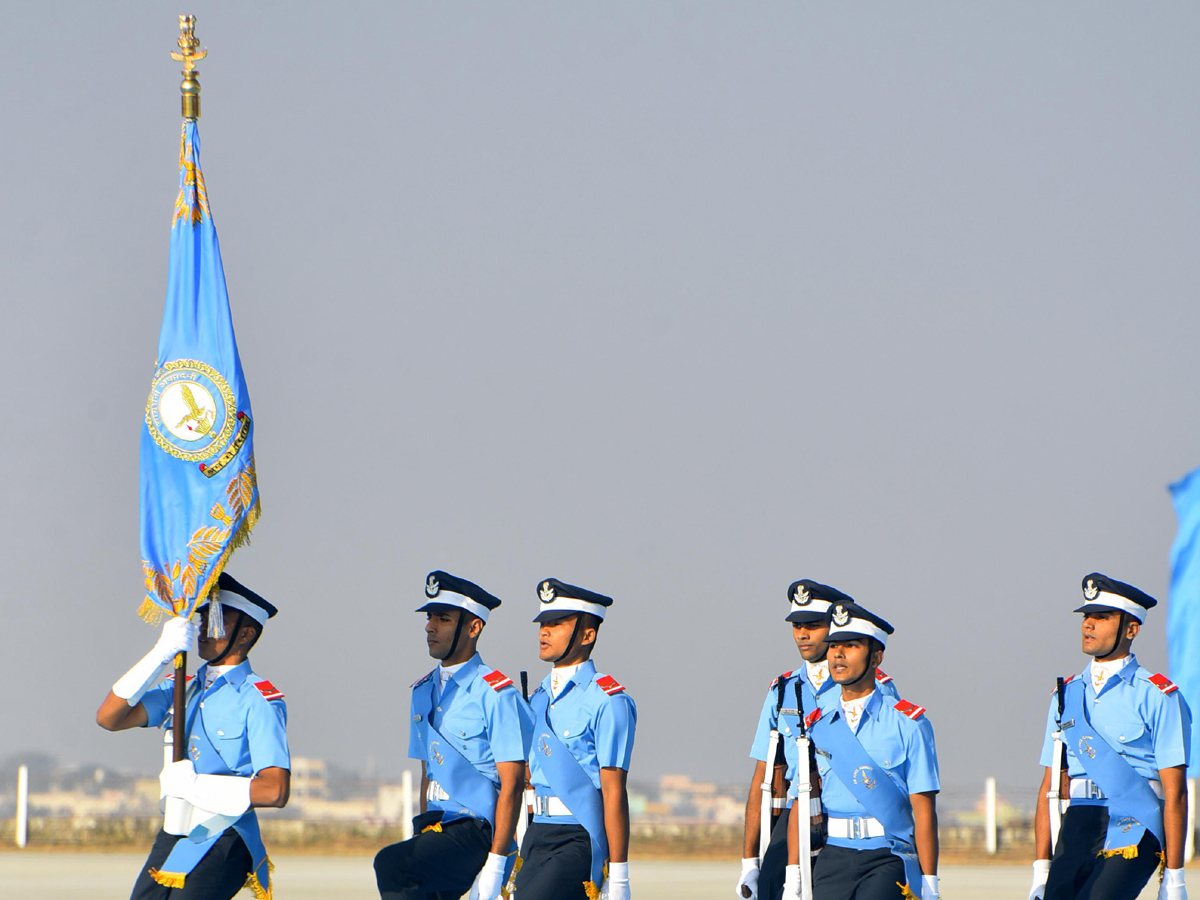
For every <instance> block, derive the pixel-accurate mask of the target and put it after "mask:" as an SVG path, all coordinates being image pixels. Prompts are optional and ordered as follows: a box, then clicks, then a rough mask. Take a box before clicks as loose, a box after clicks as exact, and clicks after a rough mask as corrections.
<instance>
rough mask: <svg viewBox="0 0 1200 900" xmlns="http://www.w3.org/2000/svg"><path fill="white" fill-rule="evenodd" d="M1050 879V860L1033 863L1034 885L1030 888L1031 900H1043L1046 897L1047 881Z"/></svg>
mask: <svg viewBox="0 0 1200 900" xmlns="http://www.w3.org/2000/svg"><path fill="white" fill-rule="evenodd" d="M1049 877H1050V860H1048V859H1035V860H1034V861H1033V885H1032V887H1030V888H1029V900H1042V898H1043V897H1044V896H1045V895H1046V880H1047V879H1048V878H1049Z"/></svg>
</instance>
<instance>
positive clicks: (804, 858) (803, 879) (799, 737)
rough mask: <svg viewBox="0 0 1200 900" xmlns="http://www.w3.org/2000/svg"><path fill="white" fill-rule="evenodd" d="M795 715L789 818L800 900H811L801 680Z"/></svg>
mask: <svg viewBox="0 0 1200 900" xmlns="http://www.w3.org/2000/svg"><path fill="white" fill-rule="evenodd" d="M796 714H797V715H798V716H799V717H800V724H799V727H798V728H797V730H796V803H795V805H794V806H793V807H792V815H793V816H795V817H796V833H797V836H798V837H799V844H800V853H799V860H798V861H799V863H800V900H812V896H813V885H812V835H811V833H810V829H811V828H812V809H811V805H810V803H809V799H810V798H811V796H812V768H811V765H812V764H811V763H810V762H809V759H810V757H809V753H810V752H811V751H810V750H809V746H810V745H809V741H808V729H807V727H806V726H805V724H804V691H803V689H802V687H801V684H800V679H799V678H797V679H796Z"/></svg>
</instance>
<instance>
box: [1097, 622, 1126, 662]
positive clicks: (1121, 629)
mask: <svg viewBox="0 0 1200 900" xmlns="http://www.w3.org/2000/svg"><path fill="white" fill-rule="evenodd" d="M1127 615H1129V613H1127V612H1125V610H1121V618H1120V619H1118V620H1117V636H1116V637H1115V638H1113V644H1112V646H1111V647H1109V648H1108V652H1107V653H1101V654H1100V655H1099V656H1096V657H1094V658H1095V659H1102V658H1103V657H1105V656H1112V655H1113V654H1114V653H1116V652H1117V648H1118V647H1120V646H1121V641H1123V640H1124V639H1125V627H1126V626H1125V617H1126V616H1127Z"/></svg>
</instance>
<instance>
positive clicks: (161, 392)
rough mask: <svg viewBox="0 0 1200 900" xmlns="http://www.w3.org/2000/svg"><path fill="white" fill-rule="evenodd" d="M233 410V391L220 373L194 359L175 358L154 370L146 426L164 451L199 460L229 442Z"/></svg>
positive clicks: (211, 456) (214, 453) (232, 425)
mask: <svg viewBox="0 0 1200 900" xmlns="http://www.w3.org/2000/svg"><path fill="white" fill-rule="evenodd" d="M233 411H234V398H233V391H232V390H230V388H229V384H228V383H227V382H226V381H225V379H224V378H222V377H221V373H220V372H218V371H217V370H216V369H214V368H213V367H212V366H210V365H207V364H205V363H202V362H199V361H198V360H194V359H176V360H172V361H171V362H169V363H166V364H165V365H163V366H161V367H160V368H159V370H158V371H157V372H155V373H154V381H153V382H151V384H150V399H149V401H148V402H147V403H146V425H147V427H148V428H149V429H150V436H151V437H153V438H154V443H156V444H158V446H160V447H161V448H162V449H163V450H165V451H166V452H167V453H170V454H171V455H172V456H174V457H176V458H177V459H183V460H187V461H188V462H203V461H204V460H208V459H212V458H213V457H214V456H216V455H217V454H218V453H220V452H221V451H222V450H223V449H224V447H225V445H226V444H228V443H229V439H230V437H232V436H233V428H234V424H235V419H236V416H234V415H233Z"/></svg>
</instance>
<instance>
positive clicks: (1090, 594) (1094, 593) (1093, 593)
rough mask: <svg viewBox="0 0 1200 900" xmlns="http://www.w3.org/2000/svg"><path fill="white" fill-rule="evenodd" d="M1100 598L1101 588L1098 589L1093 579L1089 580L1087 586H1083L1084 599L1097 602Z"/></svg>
mask: <svg viewBox="0 0 1200 900" xmlns="http://www.w3.org/2000/svg"><path fill="white" fill-rule="evenodd" d="M1099 596H1100V588H1098V587H1096V582H1094V581H1092V579H1090V578H1089V579H1088V580H1087V584H1085V585H1084V586H1083V599H1085V600H1095V599H1096V598H1097V597H1099Z"/></svg>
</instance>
